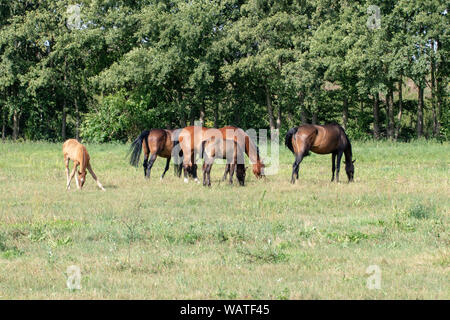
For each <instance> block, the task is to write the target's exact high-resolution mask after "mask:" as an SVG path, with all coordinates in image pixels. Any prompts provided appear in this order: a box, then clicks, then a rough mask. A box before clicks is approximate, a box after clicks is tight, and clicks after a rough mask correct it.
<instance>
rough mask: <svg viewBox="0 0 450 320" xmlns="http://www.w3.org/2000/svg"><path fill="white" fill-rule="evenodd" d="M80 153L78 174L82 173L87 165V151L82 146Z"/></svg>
mask: <svg viewBox="0 0 450 320" xmlns="http://www.w3.org/2000/svg"><path fill="white" fill-rule="evenodd" d="M81 153H82V155H81V163H80V172H84V171H85V170H86V166H87V164H86V153H87V150H86V148H85V147H84V146H83V145H81Z"/></svg>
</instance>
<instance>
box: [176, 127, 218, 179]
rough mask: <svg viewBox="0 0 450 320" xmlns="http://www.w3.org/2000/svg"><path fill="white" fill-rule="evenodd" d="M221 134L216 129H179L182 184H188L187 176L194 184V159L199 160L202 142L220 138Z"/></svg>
mask: <svg viewBox="0 0 450 320" xmlns="http://www.w3.org/2000/svg"><path fill="white" fill-rule="evenodd" d="M221 136H222V134H221V133H220V131H219V130H217V129H213V128H211V129H208V128H204V127H200V126H189V127H186V128H183V129H181V131H180V133H179V135H178V140H179V143H180V147H181V150H182V151H183V155H184V157H183V170H184V182H186V183H187V182H189V179H188V174H189V175H192V177H193V178H194V180H195V181H196V182H199V181H198V177H197V165H196V158H197V156H199V157H200V158H201V153H202V142H203V141H205V140H208V139H210V138H212V137H221Z"/></svg>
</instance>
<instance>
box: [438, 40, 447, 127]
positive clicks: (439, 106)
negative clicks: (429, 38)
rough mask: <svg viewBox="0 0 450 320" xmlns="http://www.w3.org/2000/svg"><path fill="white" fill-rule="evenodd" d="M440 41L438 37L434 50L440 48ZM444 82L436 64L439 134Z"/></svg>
mask: <svg viewBox="0 0 450 320" xmlns="http://www.w3.org/2000/svg"><path fill="white" fill-rule="evenodd" d="M440 46H441V45H440V41H439V39H438V40H437V41H436V51H437V50H440ZM442 83H444V81H443V79H442V73H441V68H440V66H439V65H436V104H437V110H436V111H437V115H436V118H437V128H436V132H437V134H438V135H439V134H440V132H441V115H442V97H444V95H445V91H444V87H443V86H442Z"/></svg>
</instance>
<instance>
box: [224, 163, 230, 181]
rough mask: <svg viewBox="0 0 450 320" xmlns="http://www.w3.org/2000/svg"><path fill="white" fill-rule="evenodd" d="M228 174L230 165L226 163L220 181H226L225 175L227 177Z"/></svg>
mask: <svg viewBox="0 0 450 320" xmlns="http://www.w3.org/2000/svg"><path fill="white" fill-rule="evenodd" d="M229 172H230V164H229V163H227V164H226V165H225V172H224V174H223V178H222V181H225V180H226V179H227V175H228V173H229Z"/></svg>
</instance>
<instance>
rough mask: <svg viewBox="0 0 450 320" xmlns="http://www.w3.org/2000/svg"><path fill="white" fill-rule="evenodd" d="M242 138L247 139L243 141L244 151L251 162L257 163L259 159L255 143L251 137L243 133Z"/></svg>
mask: <svg viewBox="0 0 450 320" xmlns="http://www.w3.org/2000/svg"><path fill="white" fill-rule="evenodd" d="M244 139H245V140H247V141H246V142H245V153H246V154H247V156H248V158H249V159H250V161H251V162H253V163H257V162H259V161H260V159H259V152H258V148H257V147H256V145H255V144H254V143H253V141H252V139H251V138H250V136H249V135H247V134H245V136H244ZM255 158H256V159H255Z"/></svg>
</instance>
